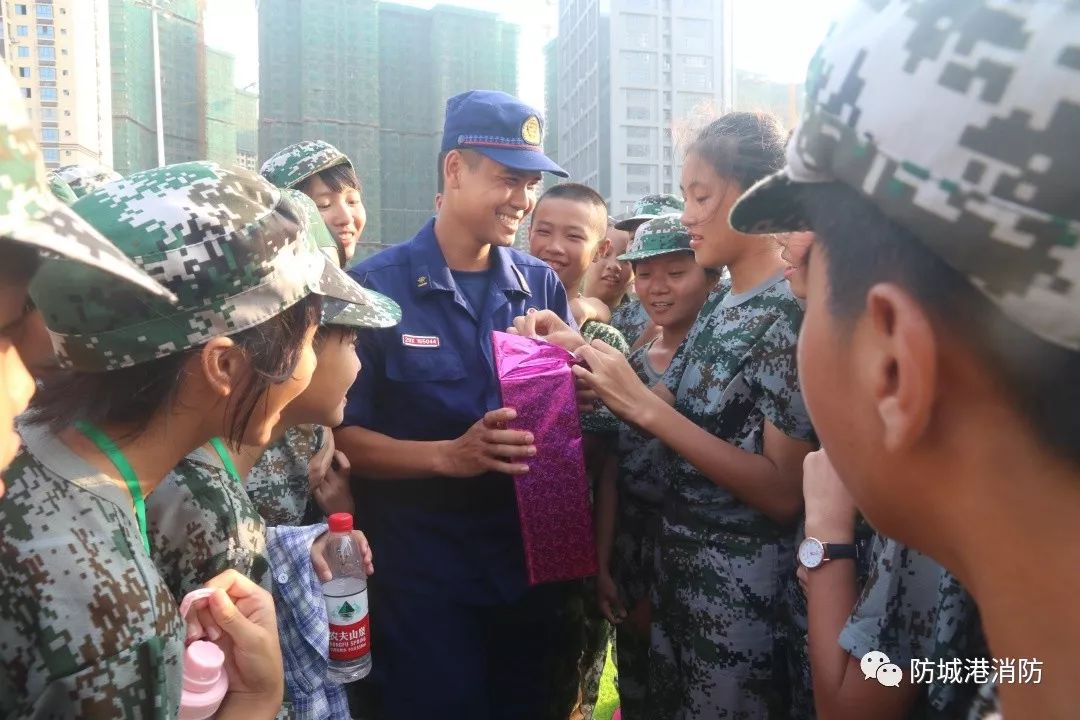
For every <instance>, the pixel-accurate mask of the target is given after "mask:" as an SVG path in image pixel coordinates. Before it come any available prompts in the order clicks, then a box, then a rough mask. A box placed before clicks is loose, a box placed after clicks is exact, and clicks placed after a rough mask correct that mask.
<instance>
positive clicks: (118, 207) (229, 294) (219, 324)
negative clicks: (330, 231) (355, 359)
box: [31, 162, 396, 372]
mask: <svg viewBox="0 0 1080 720" xmlns="http://www.w3.org/2000/svg"><path fill="white" fill-rule="evenodd" d="M282 208H285V209H287V210H289V212H288V213H285V212H282ZM72 209H73V210H75V211H76V212H77V213H78V214H79V215H81V216H82V217H83V218H84V219H85V220H87V221H88V222H89V223H90V224H91V225H93V226H94V227H95V228H96V229H97V230H98V231H99V232H101V233H102V234H104V235H105V236H106V237H108V238H110V239H111V240H112V241H113V242H114V243H115V244H116V246H117V247H118V248H119V249H120V250H121V251H122V252H123V253H124V254H125V255H127V256H129V257H130V258H131V259H133V260H134V261H135V262H136V263H137V264H138V265H139V266H140V267H141V268H142V269H144V270H145V271H146V272H147V274H149V275H150V276H151V277H153V278H155V279H156V280H158V281H159V282H160V283H161V284H162V285H164V286H166V287H167V288H169V289H170V290H172V291H173V292H174V293H175V294H176V296H177V297H178V298H179V302H178V304H177V305H176V306H175V307H173V306H170V305H168V304H166V303H164V302H160V301H147V302H139V301H138V299H137V298H134V297H132V295H131V293H130V291H128V289H127V288H124V287H113V286H108V285H103V284H102V282H101V279H100V278H99V277H97V276H96V275H95V274H94V273H91V272H88V271H86V270H85V269H84V268H82V267H81V266H78V265H74V264H73V263H64V262H62V261H57V262H55V263H52V264H49V265H47V266H46V267H43V268H42V269H41V271H39V273H38V276H37V277H36V278H35V280H34V285H33V287H32V288H31V295H32V297H33V298H34V301H35V302H36V303H37V306H38V308H39V309H41V311H42V314H43V316H44V319H45V324H46V326H47V327H48V329H49V332H50V335H51V337H52V341H53V347H54V350H55V351H56V356H57V358H58V360H59V363H60V365H61V366H62V367H65V368H74V369H78V370H82V371H89V372H95V371H105V370H114V369H117V368H121V367H128V366H131V365H135V364H137V363H141V362H146V361H148V360H153V359H155V358H160V357H164V356H166V355H171V354H174V353H178V352H182V351H184V350H187V349H190V348H194V347H198V346H200V345H202V344H203V343H205V342H206V341H208V340H210V339H211V338H214V337H217V336H221V335H232V334H235V333H238V332H241V331H243V330H247V329H248V328H251V327H254V326H255V325H258V324H260V323H262V322H265V321H266V320H269V319H270V318H272V317H274V316H276V315H278V314H280V313H281V312H283V311H284V310H286V309H287V308H289V307H291V306H292V305H293V304H295V303H297V302H299V301H300V300H302V299H303V298H305V297H307V296H308V295H310V294H312V293H316V294H319V295H325V296H328V297H332V298H336V299H338V300H343V301H345V302H348V303H352V304H354V305H357V306H361V307H362V308H363V309H364V311H365V313H364V322H365V324H366V325H367V326H370V327H386V326H388V325H393V324H394V323H395V322H396V319H395V317H394V313H393V310H395V309H396V305H394V304H393V303H391V301H389V300H388V299H386V298H382V297H381V296H376V295H373V294H372V293H371V292H369V291H367V290H364V289H363V288H361V287H360V286H359V285H358V284H356V282H354V281H353V280H352V279H351V278H349V276H348V275H346V274H345V273H344V272H343V271H342V270H341V268H339V267H338V266H337V264H336V263H333V262H330V261H329V260H328V258H327V257H326V256H325V255H324V254H322V252H321V251H320V250H319V249H318V248H317V247H316V245H315V243H314V241H313V240H312V239H311V236H310V235H309V234H308V233H307V232H306V229H307V223H306V222H305V220H304V218H305V216H304V213H303V212H302V211H299V210H298V208H297V207H296V206H295V205H294V204H292V202H291V201H290V200H289V199H288V198H283V197H282V194H281V191H280V190H279V189H278V188H275V187H274V186H272V185H270V184H269V183H267V182H266V181H265V180H263V179H262V178H261V177H259V176H258V175H255V174H254V173H250V172H248V171H246V170H243V169H240V168H236V169H231V170H229V169H225V168H223V167H221V166H220V165H218V164H217V163H212V162H189V163H180V164H177V165H169V166H166V167H162V168H155V169H153V170H147V171H145V172H140V173H135V174H134V175H131V176H129V177H127V178H124V179H123V180H119V181H117V182H113V183H110V184H108V185H106V186H104V187H102V188H100V189H99V190H97V191H95V192H92V193H90V194H89V195H86V196H85V197H83V198H81V199H79V201H78V202H76V203H75V205H74V206H73V208H72Z"/></svg>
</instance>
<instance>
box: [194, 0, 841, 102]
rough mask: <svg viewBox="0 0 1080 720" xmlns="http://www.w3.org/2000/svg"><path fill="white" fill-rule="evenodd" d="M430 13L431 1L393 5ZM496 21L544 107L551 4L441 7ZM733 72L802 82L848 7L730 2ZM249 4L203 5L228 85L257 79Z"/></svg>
mask: <svg viewBox="0 0 1080 720" xmlns="http://www.w3.org/2000/svg"><path fill="white" fill-rule="evenodd" d="M397 2H399V3H400V4H403V5H415V6H418V7H431V6H432V5H434V4H435V2H433V1H432V0H397ZM443 2H444V4H448V5H461V6H465V7H471V8H476V9H480V10H489V11H492V12H496V13H498V14H499V15H500V16H502V18H503V19H504V20H508V21H510V22H515V23H518V24H519V25H522V26H523V27H525V28H526V30H527V31H526V32H522V33H521V35H520V36H519V38H520V39H519V45H520V54H519V58H518V94H519V95H521V97H522V99H524V100H526V101H527V102H530V103H533V104H535V105H540V106H543V103H544V62H543V56H542V54H541V49H542V48H543V46H544V43H546V42H547V40H548V39H549V38H550V37H552V36H553V35H554V34H555V32H556V30H557V28H556V24H557V16H558V12H557V7H558V2H557V0H525V1H524V2H522V1H521V0H443ZM734 2H735V50H734V51H735V64H736V66H737V67H739V68H743V69H747V70H753V71H755V72H759V73H761V74H763V75H766V76H768V77H771V78H773V79H776V80H782V81H786V82H802V80H803V79H804V77H805V74H806V64H807V63H808V62H809V60H810V56H811V55H812V54H813V52H814V49H815V48H816V47H817V44H818V42H819V41H820V40H821V38H822V36H823V35H824V34H825V31H826V30H828V28H829V25H830V24H831V23H832V21H833V20H834V19H835V18H836V17H837V16H838V15H839V14H840V13H841V12H842V11H843V9H844V8H845V7H846V6H847V5H849V4H850V3H851V2H852V0H812V1H811V0H734ZM257 25H258V23H257V21H256V15H255V2H254V0H209V2H207V9H206V41H207V43H209V44H210V45H212V46H214V47H216V48H220V49H222V50H227V51H229V52H232V53H233V54H235V55H236V84H237V86H238V87H243V86H245V85H248V84H249V83H254V82H257V81H258V79H259V70H258V61H259V45H258V37H257Z"/></svg>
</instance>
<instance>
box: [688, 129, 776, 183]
mask: <svg viewBox="0 0 1080 720" xmlns="http://www.w3.org/2000/svg"><path fill="white" fill-rule="evenodd" d="M786 141H787V134H786V133H785V132H784V129H783V127H782V126H781V124H780V121H779V120H778V119H777V118H776V116H775V115H770V114H769V113H766V112H744V111H739V112H729V113H726V114H724V115H721V116H720V117H718V118H717V119H716V120H713V121H712V122H711V123H709V124H708V125H707V126H705V127H704V128H703V129H702V130H701V132H699V133H698V134H697V137H696V138H694V141H693V142H692V143H690V146H689V147H688V148H687V150H686V152H687V154H690V153H693V154H695V155H697V156H699V157H701V158H702V159H703V160H705V161H707V162H708V163H709V164H710V165H712V167H713V169H714V170H715V171H716V174H717V175H719V176H720V177H722V178H727V179H729V180H734V181H735V182H737V183H738V184H739V187H741V188H743V189H744V190H745V189H747V188H749V187H750V186H751V185H753V184H754V183H756V182H757V181H758V180H761V179H762V178H764V177H765V176H766V175H771V174H772V173H774V172H776V171H777V170H779V169H780V168H782V167H783V166H784V145H785V143H786Z"/></svg>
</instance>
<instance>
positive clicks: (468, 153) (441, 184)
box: [435, 148, 481, 193]
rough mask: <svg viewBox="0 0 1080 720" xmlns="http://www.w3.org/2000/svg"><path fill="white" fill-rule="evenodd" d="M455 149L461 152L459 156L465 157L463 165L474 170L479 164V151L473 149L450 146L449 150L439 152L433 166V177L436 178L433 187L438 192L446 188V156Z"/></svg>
mask: <svg viewBox="0 0 1080 720" xmlns="http://www.w3.org/2000/svg"><path fill="white" fill-rule="evenodd" d="M454 150H457V151H458V152H459V153H461V157H462V158H464V159H465V165H466V166H468V168H469V169H470V170H475V169H476V166H477V165H479V164H480V158H481V153H478V152H476V151H475V150H469V149H468V148H450V149H449V150H443V151H442V152H441V153H439V161H438V164H437V165H436V167H435V177H436V178H437V180H436V183H435V188H436V190H437V191H438V192H440V193H441V192H442V191H443V190H445V189H446V174H445V172H444V171H445V170H446V156H447V155H449V154H450V153H452V152H454Z"/></svg>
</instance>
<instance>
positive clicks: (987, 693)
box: [966, 681, 1002, 720]
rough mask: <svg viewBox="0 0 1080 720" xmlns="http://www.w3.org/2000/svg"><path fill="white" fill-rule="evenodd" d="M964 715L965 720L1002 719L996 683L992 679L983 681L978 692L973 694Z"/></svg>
mask: <svg viewBox="0 0 1080 720" xmlns="http://www.w3.org/2000/svg"><path fill="white" fill-rule="evenodd" d="M966 717H967V720H1002V715H1001V701H1000V700H999V698H998V690H997V683H995V682H992V681H991V682H987V683H983V685H982V686H981V687H980V688H979V692H978V693H976V694H975V699H974V700H973V701H972V702H971V707H970V708H969V709H968V712H967V715H966Z"/></svg>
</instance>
